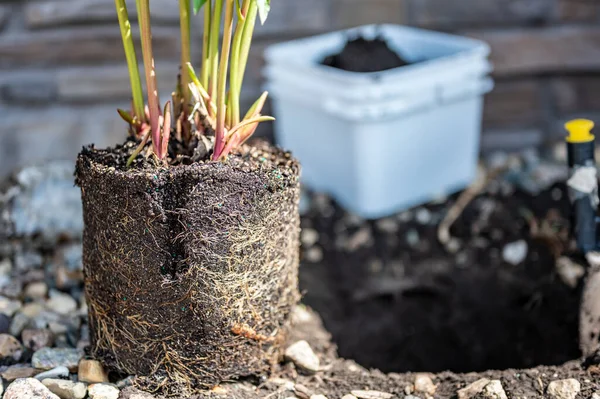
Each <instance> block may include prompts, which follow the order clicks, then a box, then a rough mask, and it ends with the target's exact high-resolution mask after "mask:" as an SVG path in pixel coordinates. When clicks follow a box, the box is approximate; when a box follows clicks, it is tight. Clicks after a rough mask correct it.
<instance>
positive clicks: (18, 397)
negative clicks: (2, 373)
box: [4, 378, 60, 399]
mask: <svg viewBox="0 0 600 399" xmlns="http://www.w3.org/2000/svg"><path fill="white" fill-rule="evenodd" d="M4 399H60V398H59V397H58V396H56V395H55V394H53V393H52V392H50V390H49V389H48V388H46V387H45V386H44V384H42V383H41V382H39V381H38V380H36V379H35V378H19V379H18V380H16V381H15V382H13V383H12V384H10V385H9V386H8V388H6V392H5V393H4Z"/></svg>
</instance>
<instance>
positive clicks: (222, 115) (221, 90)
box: [213, 0, 235, 161]
mask: <svg viewBox="0 0 600 399" xmlns="http://www.w3.org/2000/svg"><path fill="white" fill-rule="evenodd" d="M224 2H225V3H226V6H225V23H224V28H223V44H222V48H221V61H220V62H219V68H218V83H217V98H216V100H217V129H216V132H215V150H214V152H213V160H215V161H217V160H219V157H220V155H221V152H222V151H223V148H224V147H225V119H226V116H227V115H226V107H225V102H226V101H227V98H226V96H227V94H226V92H227V69H228V68H229V54H230V52H231V36H232V33H233V13H234V9H235V4H234V3H235V0H225V1H224ZM219 3H220V1H218V0H217V4H219ZM217 8H218V7H217ZM213 33H214V32H213Z"/></svg>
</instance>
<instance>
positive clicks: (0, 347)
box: [0, 334, 23, 360]
mask: <svg viewBox="0 0 600 399" xmlns="http://www.w3.org/2000/svg"><path fill="white" fill-rule="evenodd" d="M22 354H23V347H22V346H21V343H20V342H19V341H18V340H17V339H16V338H15V337H13V336H12V335H9V334H0V359H2V360H5V359H12V360H19V359H20V358H21V355H22Z"/></svg>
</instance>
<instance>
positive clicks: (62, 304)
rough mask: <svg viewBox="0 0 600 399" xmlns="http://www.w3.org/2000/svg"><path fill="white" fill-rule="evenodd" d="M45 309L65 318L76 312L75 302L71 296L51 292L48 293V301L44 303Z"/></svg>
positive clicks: (54, 291)
mask: <svg viewBox="0 0 600 399" xmlns="http://www.w3.org/2000/svg"><path fill="white" fill-rule="evenodd" d="M46 308H47V309H48V310H51V311H53V312H56V313H58V314H61V315H65V316H66V315H69V314H70V313H73V312H75V311H76V310H77V302H76V301H75V299H73V297H71V295H68V294H65V293H63V292H60V291H56V290H52V291H50V299H48V301H46Z"/></svg>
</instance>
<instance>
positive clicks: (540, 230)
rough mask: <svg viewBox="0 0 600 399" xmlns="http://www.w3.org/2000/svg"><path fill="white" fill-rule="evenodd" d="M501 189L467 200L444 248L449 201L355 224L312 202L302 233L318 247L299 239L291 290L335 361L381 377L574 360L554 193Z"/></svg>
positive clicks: (559, 191) (563, 233)
mask: <svg viewBox="0 0 600 399" xmlns="http://www.w3.org/2000/svg"><path fill="white" fill-rule="evenodd" d="M496 183H497V182H496ZM513 191H514V190H512V191H510V192H509V193H506V194H504V195H503V194H489V193H486V194H483V195H481V196H479V197H478V198H476V199H475V200H474V201H473V202H472V203H471V204H470V205H469V206H468V208H467V209H466V210H465V212H464V213H463V215H462V217H461V218H460V219H459V220H458V221H457V222H456V223H455V224H454V226H453V228H452V234H453V236H454V238H455V245H454V247H453V248H452V249H451V250H450V251H449V250H448V249H447V248H445V247H444V246H442V245H441V244H440V243H439V242H438V240H437V224H438V223H439V221H440V219H441V218H442V217H443V215H445V214H446V212H447V210H448V208H449V206H450V204H452V203H453V201H452V200H450V201H448V202H445V203H443V204H437V205H428V206H426V207H423V208H419V209H417V210H412V211H409V212H405V213H402V214H399V215H395V216H393V217H391V218H387V219H384V220H380V221H365V220H361V219H360V218H357V217H355V216H353V215H351V214H348V213H346V212H344V211H343V210H342V209H341V208H340V207H338V206H337V205H336V204H335V203H333V202H330V201H329V200H328V199H323V198H322V197H319V196H317V197H315V198H316V199H317V200H313V202H316V203H317V205H316V206H313V209H312V210H311V213H310V214H309V215H308V216H307V217H306V218H304V219H303V229H304V234H308V233H307V231H310V232H311V234H310V235H312V236H314V237H318V240H317V241H316V242H314V241H315V240H314V239H313V240H308V244H307V243H306V242H307V241H306V240H305V246H304V251H303V254H304V261H303V266H302V267H301V288H302V289H303V291H304V292H305V293H306V295H305V298H304V300H305V302H306V303H307V304H309V305H310V306H312V307H313V308H314V309H316V310H317V311H318V312H319V313H320V315H321V316H322V317H323V319H324V322H325V326H326V328H327V329H328V330H329V331H330V332H331V333H332V335H333V339H334V341H335V342H336V343H337V345H338V346H339V351H340V355H341V356H342V357H344V358H348V359H353V360H355V361H357V362H358V363H359V364H361V365H363V366H365V367H373V368H378V369H380V370H382V371H388V372H404V371H413V372H414V371H428V372H441V371H444V370H452V371H455V372H471V371H483V370H490V369H492V370H493V369H509V368H527V367H534V366H537V365H540V364H542V365H558V364H562V363H564V362H566V361H569V360H572V359H576V358H578V357H579V356H580V352H579V348H578V316H579V301H580V296H581V285H582V284H581V281H579V283H577V285H576V286H569V285H568V284H567V283H566V282H565V281H564V280H563V279H562V278H561V276H560V274H559V270H558V267H557V258H559V257H561V256H568V255H572V252H570V251H571V248H572V246H571V245H572V242H571V241H570V239H569V234H568V231H569V210H570V207H569V202H568V196H567V191H566V188H565V186H564V185H562V184H558V185H556V186H554V187H551V188H550V189H548V190H546V191H544V192H543V193H541V194H540V195H539V196H530V195H527V194H525V193H522V192H513ZM519 252H521V255H519ZM519 256H521V257H522V259H521V260H519V259H517V262H515V263H514V264H511V263H509V262H507V261H506V260H505V259H509V260H510V259H514V258H515V257H517V258H518V257H519ZM571 260H573V261H574V262H575V263H578V264H579V265H580V267H583V266H581V265H585V262H584V260H583V259H580V258H578V257H577V256H574V257H572V258H571Z"/></svg>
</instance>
